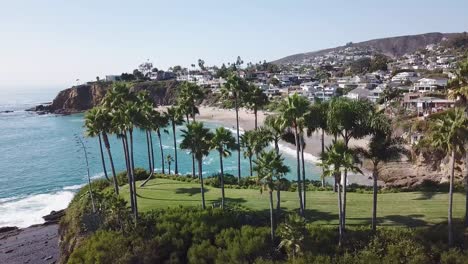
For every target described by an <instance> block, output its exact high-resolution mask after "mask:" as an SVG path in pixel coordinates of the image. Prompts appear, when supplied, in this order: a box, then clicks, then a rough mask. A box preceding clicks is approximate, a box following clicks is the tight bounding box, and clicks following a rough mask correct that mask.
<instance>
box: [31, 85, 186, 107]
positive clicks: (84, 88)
mask: <svg viewBox="0 0 468 264" xmlns="http://www.w3.org/2000/svg"><path fill="white" fill-rule="evenodd" d="M111 87H112V82H102V81H101V82H89V83H87V84H83V85H77V86H73V87H71V88H68V89H65V90H62V91H60V92H59V93H58V94H57V96H56V97H55V99H54V100H53V101H52V103H51V104H50V105H38V106H36V107H34V108H32V109H28V110H30V111H36V112H41V113H54V114H73V113H80V112H84V111H86V110H88V109H91V108H93V107H94V106H97V105H98V104H99V103H100V102H101V101H102V99H103V98H104V96H105V95H106V92H107V90H109V89H110V88H111ZM131 89H132V90H133V91H142V90H146V91H148V93H149V96H150V98H152V99H153V101H154V102H155V104H157V105H168V104H171V103H173V102H174V100H175V97H176V94H177V81H174V80H170V81H146V82H137V83H133V84H132V87H131Z"/></svg>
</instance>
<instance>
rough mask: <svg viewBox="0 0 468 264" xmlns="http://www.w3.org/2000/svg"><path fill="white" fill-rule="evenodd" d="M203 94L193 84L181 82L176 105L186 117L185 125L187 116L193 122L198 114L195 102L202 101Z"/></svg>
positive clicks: (199, 88)
mask: <svg viewBox="0 0 468 264" xmlns="http://www.w3.org/2000/svg"><path fill="white" fill-rule="evenodd" d="M204 97H205V93H204V92H203V90H202V88H201V87H200V86H198V85H196V84H195V83H190V82H183V83H182V84H181V85H180V88H179V97H178V100H177V105H178V107H179V109H180V110H181V112H182V113H183V114H184V115H185V116H186V119H187V124H188V123H189V122H190V121H189V116H191V117H192V119H193V121H195V115H196V114H198V113H199V110H198V107H197V101H200V100H203V98H204ZM192 177H195V157H194V156H192Z"/></svg>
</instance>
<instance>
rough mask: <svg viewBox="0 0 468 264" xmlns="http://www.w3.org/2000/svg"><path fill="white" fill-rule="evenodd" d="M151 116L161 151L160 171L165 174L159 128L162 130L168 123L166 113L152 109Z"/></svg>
mask: <svg viewBox="0 0 468 264" xmlns="http://www.w3.org/2000/svg"><path fill="white" fill-rule="evenodd" d="M151 116H152V118H151V121H152V124H153V129H154V130H155V131H156V134H157V135H158V140H159V151H160V152H161V172H162V174H165V173H166V170H165V169H164V148H163V143H162V137H161V130H164V128H165V127H166V126H167V125H168V123H169V120H168V117H167V116H166V115H164V114H161V113H160V112H158V111H153V114H152V115H151Z"/></svg>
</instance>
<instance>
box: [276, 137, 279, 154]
mask: <svg viewBox="0 0 468 264" xmlns="http://www.w3.org/2000/svg"><path fill="white" fill-rule="evenodd" d="M278 141H279V139H275V151H276V154H279V145H278Z"/></svg>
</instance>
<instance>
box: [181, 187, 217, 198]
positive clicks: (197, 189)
mask: <svg viewBox="0 0 468 264" xmlns="http://www.w3.org/2000/svg"><path fill="white" fill-rule="evenodd" d="M207 192H209V189H206V188H205V193H207ZM175 193H176V194H188V195H190V196H193V195H197V194H201V189H200V187H191V188H177V189H176V191H175Z"/></svg>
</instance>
